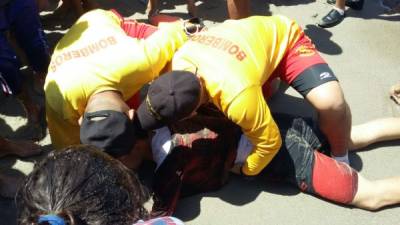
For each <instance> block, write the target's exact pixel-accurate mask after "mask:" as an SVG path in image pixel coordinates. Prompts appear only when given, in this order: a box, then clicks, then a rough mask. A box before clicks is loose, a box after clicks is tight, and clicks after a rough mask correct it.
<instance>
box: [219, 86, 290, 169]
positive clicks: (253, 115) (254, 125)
mask: <svg viewBox="0 0 400 225" xmlns="http://www.w3.org/2000/svg"><path fill="white" fill-rule="evenodd" d="M227 115H228V118H229V119H231V120H232V121H233V122H234V123H236V124H237V125H239V126H240V127H241V128H242V131H243V133H244V134H245V135H246V136H247V138H248V139H249V140H250V142H251V143H252V144H253V146H254V148H253V149H252V152H251V153H250V155H249V156H248V157H247V159H246V162H245V164H244V165H243V167H242V172H243V173H244V174H245V175H257V174H258V173H260V172H261V170H262V169H264V167H265V166H267V165H268V163H269V162H270V161H271V160H272V158H273V157H274V156H275V154H276V153H277V152H278V150H279V148H280V147H281V144H282V140H281V137H280V133H279V129H278V127H277V125H276V123H275V121H274V120H273V118H272V116H271V113H270V111H269V108H268V106H267V104H266V102H265V100H264V97H263V95H262V91H261V88H259V87H252V88H249V89H247V90H245V91H243V92H242V93H240V95H238V96H237V97H236V98H235V99H234V100H233V101H232V102H231V104H230V106H229V108H228V110H227Z"/></svg>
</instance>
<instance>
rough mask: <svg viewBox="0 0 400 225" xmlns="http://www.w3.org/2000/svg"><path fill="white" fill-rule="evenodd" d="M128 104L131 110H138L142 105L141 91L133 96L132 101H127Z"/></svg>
mask: <svg viewBox="0 0 400 225" xmlns="http://www.w3.org/2000/svg"><path fill="white" fill-rule="evenodd" d="M126 104H127V105H128V106H129V108H130V109H135V110H136V109H138V108H139V105H140V91H138V92H137V93H136V94H135V95H133V96H132V97H131V98H130V99H128V100H127V101H126Z"/></svg>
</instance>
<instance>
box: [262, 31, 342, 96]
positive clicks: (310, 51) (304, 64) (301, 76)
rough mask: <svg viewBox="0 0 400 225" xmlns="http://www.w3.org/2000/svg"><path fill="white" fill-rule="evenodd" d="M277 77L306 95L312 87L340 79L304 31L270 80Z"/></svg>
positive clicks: (266, 86)
mask: <svg viewBox="0 0 400 225" xmlns="http://www.w3.org/2000/svg"><path fill="white" fill-rule="evenodd" d="M277 77H279V78H280V79H281V80H282V81H284V82H285V83H287V84H289V85H290V86H292V87H293V88H294V89H296V90H297V91H298V92H299V93H300V94H301V95H303V96H304V97H305V96H306V95H307V94H308V92H309V91H310V90H311V89H313V88H315V87H318V86H319V85H321V84H324V83H327V82H330V81H337V80H338V79H337V78H336V76H335V75H334V73H333V72H332V70H331V69H330V68H329V66H328V64H327V63H326V62H325V60H324V59H323V58H322V57H321V56H320V55H319V53H318V51H317V50H316V49H315V46H314V44H313V43H312V42H311V40H310V38H308V37H307V36H306V35H305V34H304V33H303V34H302V35H301V37H300V38H299V40H298V41H297V42H296V44H295V45H294V46H293V48H291V49H290V50H288V52H287V53H286V55H285V56H284V57H283V59H282V60H281V62H280V63H279V65H278V68H276V69H275V71H274V72H273V74H272V76H271V78H270V79H269V81H271V80H272V79H274V78H277ZM267 83H269V82H267ZM267 88H268V85H265V87H263V89H267ZM264 91H267V90H264ZM266 93H268V92H266Z"/></svg>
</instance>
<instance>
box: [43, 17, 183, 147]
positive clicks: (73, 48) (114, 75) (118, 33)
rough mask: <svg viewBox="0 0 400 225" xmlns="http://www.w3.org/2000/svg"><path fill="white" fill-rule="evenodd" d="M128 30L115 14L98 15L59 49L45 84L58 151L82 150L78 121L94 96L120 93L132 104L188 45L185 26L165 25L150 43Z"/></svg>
mask: <svg viewBox="0 0 400 225" xmlns="http://www.w3.org/2000/svg"><path fill="white" fill-rule="evenodd" d="M130 23H132V21H130ZM126 27H128V28H129V27H131V28H132V27H134V24H127V23H124V20H123V18H122V17H121V16H119V15H118V14H117V13H115V12H113V11H105V10H100V9H99V10H94V11H91V12H89V13H86V14H85V15H83V16H82V17H81V18H80V19H79V20H78V21H77V22H76V23H75V24H74V25H73V26H72V27H71V28H70V30H69V31H68V32H67V33H66V34H65V36H64V37H63V38H62V39H61V40H60V41H59V43H58V44H57V46H56V48H55V50H54V54H53V56H52V58H51V62H50V66H49V73H48V75H47V78H46V82H45V93H46V114H47V121H48V127H49V131H50V136H51V139H52V143H53V145H54V146H55V147H56V148H61V147H65V146H67V145H71V144H79V124H78V119H79V118H80V117H81V115H82V114H83V113H84V110H85V107H86V104H87V102H88V100H89V98H90V96H92V95H93V94H96V93H99V92H102V91H106V90H115V91H118V92H120V93H121V95H122V98H123V99H124V100H125V101H128V100H129V99H130V98H131V97H132V96H134V94H135V93H137V92H138V91H139V89H140V88H141V87H142V86H143V85H144V84H146V83H148V82H149V81H151V80H153V79H155V78H156V77H157V76H158V75H159V73H160V71H161V70H162V69H163V68H164V66H165V65H166V64H167V62H169V61H170V60H171V58H172V56H173V54H174V52H175V51H176V50H177V49H178V48H179V47H180V46H181V45H182V44H183V43H184V42H185V41H186V39H187V37H186V34H185V32H184V31H183V28H182V24H180V23H164V24H160V26H159V29H158V30H157V31H155V32H154V33H152V34H151V36H149V37H148V38H146V39H139V38H135V35H134V34H132V33H129V32H126V31H125V30H124V28H126ZM131 30H132V29H131ZM137 31H138V32H143V33H146V31H144V30H143V29H139V28H138V29H137ZM127 33H128V34H127ZM132 36H133V37H132Z"/></svg>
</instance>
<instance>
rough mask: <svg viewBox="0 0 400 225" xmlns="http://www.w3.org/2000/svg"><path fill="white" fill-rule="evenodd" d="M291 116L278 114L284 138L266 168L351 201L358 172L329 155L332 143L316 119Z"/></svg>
mask: <svg viewBox="0 0 400 225" xmlns="http://www.w3.org/2000/svg"><path fill="white" fill-rule="evenodd" d="M291 117H292V116H289V115H275V116H274V118H275V121H276V122H277V124H278V127H279V128H280V131H281V136H282V139H283V142H282V147H281V149H280V150H279V152H278V154H277V155H276V156H275V157H274V159H273V160H272V161H271V163H270V164H269V165H268V166H267V167H266V169H265V170H264V172H265V173H266V174H267V175H268V176H270V177H271V178H273V179H275V180H276V179H280V180H282V181H286V182H289V183H291V184H293V185H295V186H297V187H298V188H299V189H300V190H301V191H304V192H307V193H310V194H315V195H318V196H321V197H323V198H325V199H328V200H331V201H334V202H338V203H345V204H348V203H350V202H351V201H352V200H353V198H354V196H355V194H356V192H357V184H358V175H357V172H356V171H355V170H353V169H352V168H351V167H349V166H348V165H346V164H344V163H338V162H336V161H335V160H334V159H332V158H331V157H329V156H328V155H330V151H329V144H328V142H327V141H326V140H325V138H324V137H323V136H322V133H321V132H319V130H318V128H317V127H316V123H313V122H312V121H311V120H307V119H303V118H291Z"/></svg>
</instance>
